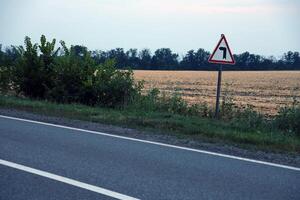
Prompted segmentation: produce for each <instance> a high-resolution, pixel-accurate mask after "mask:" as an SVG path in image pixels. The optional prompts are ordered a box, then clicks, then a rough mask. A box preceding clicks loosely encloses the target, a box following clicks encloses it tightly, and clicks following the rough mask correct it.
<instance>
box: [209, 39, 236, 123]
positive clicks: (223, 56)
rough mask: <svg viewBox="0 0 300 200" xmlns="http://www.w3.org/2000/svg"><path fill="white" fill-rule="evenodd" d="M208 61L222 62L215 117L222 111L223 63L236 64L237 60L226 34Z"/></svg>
mask: <svg viewBox="0 0 300 200" xmlns="http://www.w3.org/2000/svg"><path fill="white" fill-rule="evenodd" d="M208 62H210V63H216V64H220V67H219V72H218V83H217V95H216V111H215V118H219V113H220V94H221V82H222V64H229V65H234V64H235V61H234V58H233V56H232V53H231V50H230V48H229V45H228V43H227V40H226V38H225V35H224V34H222V35H221V39H220V41H219V42H218V44H217V46H216V48H215V49H214V51H213V53H212V54H211V55H210V57H209V59H208Z"/></svg>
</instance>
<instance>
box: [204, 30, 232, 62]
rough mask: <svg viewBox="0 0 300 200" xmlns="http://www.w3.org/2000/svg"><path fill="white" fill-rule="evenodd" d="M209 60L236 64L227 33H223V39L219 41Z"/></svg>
mask: <svg viewBox="0 0 300 200" xmlns="http://www.w3.org/2000/svg"><path fill="white" fill-rule="evenodd" d="M208 62H210V63H217V64H229V65H234V64H235V61H234V58H233V56H232V53H231V50H230V48H229V45H228V43H227V40H226V38H225V35H223V34H222V35H221V39H220V41H219V42H218V44H217V46H216V48H215V50H214V51H213V53H212V54H211V55H210V57H209V59H208Z"/></svg>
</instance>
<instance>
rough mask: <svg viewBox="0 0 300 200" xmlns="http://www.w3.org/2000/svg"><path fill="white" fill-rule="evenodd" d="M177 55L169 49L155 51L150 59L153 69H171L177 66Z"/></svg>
mask: <svg viewBox="0 0 300 200" xmlns="http://www.w3.org/2000/svg"><path fill="white" fill-rule="evenodd" d="M177 58H178V54H175V53H172V51H171V50H170V49H169V48H161V49H157V50H156V51H155V53H154V56H153V57H152V66H153V69H172V68H176V67H177V66H178V60H177Z"/></svg>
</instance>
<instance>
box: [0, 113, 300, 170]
mask: <svg viewBox="0 0 300 200" xmlns="http://www.w3.org/2000/svg"><path fill="white" fill-rule="evenodd" d="M0 117H2V118H5V119H11V120H18V121H23V122H29V123H34V124H41V125H46V126H53V127H57V128H64V129H69V130H74V131H81V132H86V133H92V134H97V135H103V136H108V137H114V138H120V139H125V140H131V141H136V142H142V143H147V144H154V145H159V146H164V147H170V148H176V149H181V150H187V151H193V152H198V153H203V154H208V155H213V156H219V157H224V158H230V159H235V160H241V161H246V162H251V163H256V164H262V165H268V166H272V167H279V168H284V169H290V170H295V171H300V168H298V167H292V166H288V165H281V164H276V163H271V162H265V161H260V160H254V159H248V158H243V157H238V156H232V155H227V154H222V153H215V152H211V151H204V150H199V149H192V148H188V147H181V146H176V145H170V144H165V143H160V142H153V141H148V140H141V139H136V138H130V137H125V136H119V135H113V134H108V133H102V132H98V131H91V130H85V129H80V128H74V127H69V126H63V125H57V124H51V123H46V122H39V121H34V120H28V119H22V118H16V117H9V116H4V115H0Z"/></svg>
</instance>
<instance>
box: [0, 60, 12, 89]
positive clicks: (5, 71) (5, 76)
mask: <svg viewBox="0 0 300 200" xmlns="http://www.w3.org/2000/svg"><path fill="white" fill-rule="evenodd" d="M11 73H12V72H11V67H9V66H0V93H6V92H8V91H9V90H10V88H11V77H12V75H11Z"/></svg>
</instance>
